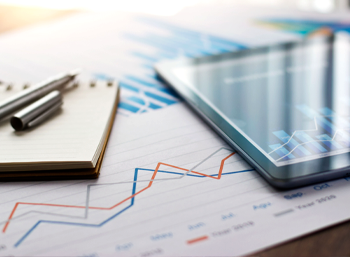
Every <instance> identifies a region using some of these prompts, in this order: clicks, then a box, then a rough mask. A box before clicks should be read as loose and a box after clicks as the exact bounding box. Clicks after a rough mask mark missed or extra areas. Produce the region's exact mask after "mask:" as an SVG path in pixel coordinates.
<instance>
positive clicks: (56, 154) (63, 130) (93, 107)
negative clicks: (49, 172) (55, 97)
mask: <svg viewBox="0 0 350 257" xmlns="http://www.w3.org/2000/svg"><path fill="white" fill-rule="evenodd" d="M20 90H22V88H21V87H20V86H14V87H13V89H12V90H6V88H5V87H0V91H3V92H1V94H0V96H1V98H0V100H3V99H6V97H9V96H10V95H13V94H15V93H17V92H19V91H20ZM116 94H117V85H113V86H107V84H106V82H98V83H97V85H96V86H95V87H90V86H89V84H88V83H80V84H79V86H78V87H77V88H72V89H70V90H67V91H66V92H65V93H64V94H63V106H62V109H61V110H60V111H58V112H57V113H56V114H55V115H54V116H53V117H51V118H50V119H49V120H47V121H45V122H44V123H42V124H40V125H39V126H37V127H35V128H33V129H29V130H25V131H20V132H18V131H15V130H14V129H13V128H12V127H11V125H10V123H9V119H7V120H3V121H1V123H0V142H1V148H0V171H23V170H33V169H35V170H45V169H68V168H92V167H94V165H95V164H96V161H97V158H96V156H97V157H98V156H99V153H100V152H101V146H100V143H101V142H102V141H103V139H104V134H105V131H106V127H107V124H108V121H109V118H110V115H111V112H112V109H113V106H114V103H115V101H116ZM96 152H97V153H96Z"/></svg>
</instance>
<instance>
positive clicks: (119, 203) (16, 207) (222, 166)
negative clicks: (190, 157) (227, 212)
mask: <svg viewBox="0 0 350 257" xmlns="http://www.w3.org/2000/svg"><path fill="white" fill-rule="evenodd" d="M234 154H235V153H231V154H229V155H228V156H226V157H225V158H224V159H222V160H221V163H220V168H219V172H218V175H217V177H215V176H211V175H207V174H204V173H201V172H196V171H191V172H192V173H195V174H198V175H202V176H205V177H208V178H212V179H220V178H221V174H222V170H223V168H224V164H225V161H226V160H227V159H228V158H230V157H231V156H233V155H234ZM161 165H164V166H168V167H171V168H175V169H179V170H182V171H189V170H188V169H185V168H181V167H177V166H174V165H170V164H167V163H162V162H159V163H158V164H157V167H156V169H155V170H154V172H153V175H152V178H151V180H150V182H149V183H148V185H147V186H146V187H145V188H143V189H141V190H140V191H138V192H136V193H135V194H133V195H131V196H129V197H127V198H125V199H124V200H122V201H120V202H118V203H116V204H115V205H113V206H111V207H93V206H89V207H88V208H89V209H93V210H112V209H114V208H116V207H117V206H119V205H121V204H122V203H125V202H126V201H128V200H130V199H132V198H133V197H135V196H137V195H138V194H140V193H142V192H143V191H145V190H147V189H149V188H150V187H151V186H152V184H153V180H154V179H155V177H156V175H157V172H158V170H159V168H160V166H161ZM19 205H35V206H51V207H64V208H80V209H85V208H86V206H79V205H63V204H50V203H29V202H28V203H27V202H17V203H16V204H15V206H14V208H13V209H12V212H11V214H10V216H9V218H8V220H7V222H6V223H5V226H4V228H3V230H2V232H3V233H5V232H6V230H7V228H8V226H9V224H10V221H11V219H12V218H13V216H14V214H15V212H16V210H17V209H18V206H19Z"/></svg>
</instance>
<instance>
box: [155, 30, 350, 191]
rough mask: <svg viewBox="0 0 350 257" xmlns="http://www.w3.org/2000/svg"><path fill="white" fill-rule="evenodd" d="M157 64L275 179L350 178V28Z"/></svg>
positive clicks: (289, 182)
mask: <svg viewBox="0 0 350 257" xmlns="http://www.w3.org/2000/svg"><path fill="white" fill-rule="evenodd" d="M155 68H156V71H157V73H158V75H159V76H160V77H161V78H162V79H163V80H164V81H165V82H167V83H168V84H169V85H170V86H171V87H173V88H174V89H175V90H176V91H177V92H178V93H179V94H180V95H181V96H182V97H183V99H184V100H185V101H186V102H187V103H188V104H189V106H191V107H192V108H193V109H194V110H195V111H196V112H197V113H198V114H199V115H200V116H201V117H202V118H203V119H204V120H205V121H207V122H208V124H209V125H210V126H211V127H212V128H213V129H214V130H215V131H216V132H217V133H219V134H220V135H221V136H222V137H223V138H224V139H225V140H226V141H227V143H228V144H230V145H231V146H232V147H233V148H234V149H235V150H236V151H237V152H238V153H239V154H240V155H241V156H242V157H243V158H244V159H245V160H247V161H248V162H249V163H250V164H251V165H252V166H254V167H255V169H256V170H257V171H258V172H259V173H260V174H261V175H262V176H263V177H264V178H265V179H266V180H267V181H268V182H269V183H270V184H272V185H274V186H276V187H280V188H292V187H298V186H302V185H307V184H311V183H318V182H322V181H326V180H330V179H335V178H339V177H344V176H348V175H350V172H349V170H350V168H349V165H350V158H349V157H350V154H349V152H350V148H349V147H350V133H349V132H350V80H349V79H350V39H349V35H348V34H346V33H345V32H344V33H342V32H340V33H338V34H335V35H332V36H330V37H318V38H314V39H305V40H302V41H298V42H289V43H283V44H278V45H271V46H266V47H258V48H254V49H249V50H242V51H237V52H232V53H225V54H220V55H213V56H205V57H200V58H194V59H179V60H173V61H162V62H160V63H157V64H156V66H155Z"/></svg>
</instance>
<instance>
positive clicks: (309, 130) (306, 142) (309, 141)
mask: <svg viewBox="0 0 350 257" xmlns="http://www.w3.org/2000/svg"><path fill="white" fill-rule="evenodd" d="M320 117H321V118H322V119H324V118H336V117H337V115H322V116H321V115H320ZM317 118H319V117H318V116H314V117H313V121H314V125H315V128H314V129H308V130H295V131H294V132H293V134H292V135H291V136H288V137H289V139H288V140H287V142H285V143H284V144H282V145H280V146H279V147H276V148H275V149H273V150H272V151H271V152H269V153H268V154H269V155H271V154H272V153H274V152H276V151H278V150H280V149H283V148H284V147H285V146H288V145H289V144H290V143H291V142H292V140H295V139H294V138H295V136H297V135H298V133H304V132H315V131H319V127H318V125H317ZM321 122H322V121H320V123H321ZM349 130H350V128H341V129H336V130H335V131H334V134H333V136H332V137H331V138H329V139H328V138H327V139H312V140H308V141H305V142H302V143H299V142H298V145H297V146H294V147H293V148H292V149H291V150H290V151H289V152H288V153H286V154H284V155H282V156H281V157H280V158H278V159H276V161H280V160H282V159H283V158H285V157H288V156H290V155H291V154H292V153H293V152H295V151H296V150H297V149H298V148H301V147H302V146H303V145H307V144H310V143H314V142H322V143H325V142H334V143H336V141H335V139H336V137H337V136H338V135H340V133H341V132H342V131H349ZM319 137H320V136H319Z"/></svg>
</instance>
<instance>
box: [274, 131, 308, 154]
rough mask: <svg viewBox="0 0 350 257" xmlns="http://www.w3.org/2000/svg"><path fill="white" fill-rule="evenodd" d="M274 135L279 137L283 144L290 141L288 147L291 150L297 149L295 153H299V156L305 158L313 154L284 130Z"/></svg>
mask: <svg viewBox="0 0 350 257" xmlns="http://www.w3.org/2000/svg"><path fill="white" fill-rule="evenodd" d="M273 134H274V135H275V136H277V137H278V138H279V139H280V140H281V141H282V142H283V143H287V142H288V141H289V143H288V144H286V146H288V147H289V148H290V149H291V150H293V149H294V148H295V147H297V148H295V150H294V151H293V152H295V153H297V154H298V155H300V156H304V155H310V154H311V153H310V152H309V151H308V150H307V149H306V148H305V147H304V146H302V145H300V143H299V142H298V141H296V140H295V139H294V138H291V137H290V136H289V135H288V134H287V133H286V132H285V131H284V130H280V131H275V132H273Z"/></svg>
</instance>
